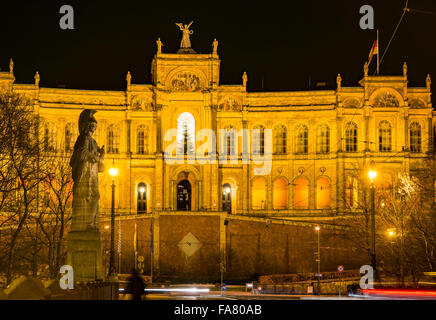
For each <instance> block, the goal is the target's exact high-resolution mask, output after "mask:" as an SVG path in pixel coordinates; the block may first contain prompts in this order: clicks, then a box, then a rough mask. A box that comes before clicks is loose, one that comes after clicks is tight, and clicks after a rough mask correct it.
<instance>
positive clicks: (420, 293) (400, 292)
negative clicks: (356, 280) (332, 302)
mask: <svg viewBox="0 0 436 320" xmlns="http://www.w3.org/2000/svg"><path fill="white" fill-rule="evenodd" d="M361 292H362V293H363V294H372V295H389V296H408V297H435V296H436V291H432V290H419V289H418V290H414V289H410V290H407V289H365V290H361Z"/></svg>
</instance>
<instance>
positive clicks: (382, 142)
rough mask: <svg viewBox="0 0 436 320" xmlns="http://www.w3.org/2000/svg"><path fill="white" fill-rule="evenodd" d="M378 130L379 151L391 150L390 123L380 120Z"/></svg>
mask: <svg viewBox="0 0 436 320" xmlns="http://www.w3.org/2000/svg"><path fill="white" fill-rule="evenodd" d="M378 132H379V133H378V135H379V138H378V143H379V144H378V145H379V151H380V152H386V151H392V127H391V125H390V123H389V122H387V121H385V120H384V121H382V122H380V124H379V126H378Z"/></svg>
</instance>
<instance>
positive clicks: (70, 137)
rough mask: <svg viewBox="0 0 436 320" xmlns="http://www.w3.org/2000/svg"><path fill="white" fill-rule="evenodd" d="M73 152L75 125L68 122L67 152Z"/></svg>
mask: <svg viewBox="0 0 436 320" xmlns="http://www.w3.org/2000/svg"><path fill="white" fill-rule="evenodd" d="M72 150H73V124H72V123H71V122H68V123H67V125H66V126H65V152H71V151H72Z"/></svg>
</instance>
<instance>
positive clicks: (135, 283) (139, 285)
mask: <svg viewBox="0 0 436 320" xmlns="http://www.w3.org/2000/svg"><path fill="white" fill-rule="evenodd" d="M128 281H129V283H128V285H127V292H129V293H130V294H131V295H132V300H142V295H143V294H144V289H145V282H144V279H142V277H141V275H140V274H139V273H138V271H137V270H136V269H133V270H132V275H131V276H130V277H129V278H128Z"/></svg>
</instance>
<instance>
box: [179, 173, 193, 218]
mask: <svg viewBox="0 0 436 320" xmlns="http://www.w3.org/2000/svg"><path fill="white" fill-rule="evenodd" d="M191 198H192V194H191V183H190V182H189V181H188V180H186V179H185V180H182V181H180V182H179V183H178V184H177V210H179V211H191Z"/></svg>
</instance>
